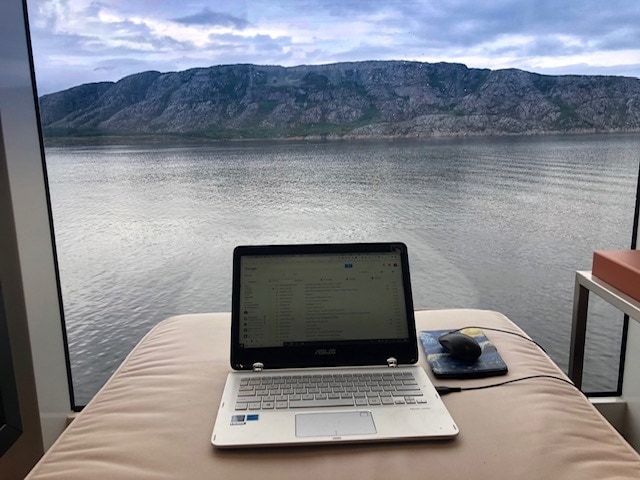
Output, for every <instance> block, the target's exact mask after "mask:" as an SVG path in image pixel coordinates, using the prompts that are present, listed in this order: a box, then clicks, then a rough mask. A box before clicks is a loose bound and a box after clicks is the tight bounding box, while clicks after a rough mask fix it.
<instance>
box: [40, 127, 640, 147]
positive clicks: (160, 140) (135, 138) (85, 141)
mask: <svg viewBox="0 0 640 480" xmlns="http://www.w3.org/2000/svg"><path fill="white" fill-rule="evenodd" d="M639 133H640V128H637V129H611V130H595V129H593V130H584V129H580V130H571V131H529V132H517V133H510V132H482V133H481V132H464V133H453V132H438V133H433V134H430V135H417V134H416V135H350V134H347V135H336V134H333V135H307V136H291V137H264V138H263V137H248V138H212V137H207V136H204V135H203V136H195V135H183V134H154V135H146V134H141V135H91V136H52V137H47V136H44V135H43V137H42V140H43V145H44V147H63V146H98V145H132V144H135V145H159V144H166V143H177V144H184V145H202V144H225V143H228V144H234V143H245V142H270V143H271V142H273V143H288V142H310V143H315V142H350V141H400V140H415V141H430V140H453V139H471V138H474V139H475V138H503V137H512V138H517V137H527V138H531V137H547V136H554V137H558V136H580V135H585V136H586V135H633V134H639Z"/></svg>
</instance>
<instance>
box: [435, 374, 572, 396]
mask: <svg viewBox="0 0 640 480" xmlns="http://www.w3.org/2000/svg"><path fill="white" fill-rule="evenodd" d="M536 378H551V379H553V380H558V381H560V382H563V383H566V384H567V385H571V386H572V387H573V388H575V389H576V390H578V391H579V392H580V393H582V394H583V395H584V392H583V391H582V390H580V389H579V388H578V387H576V385H575V384H574V383H573V382H571V381H570V380H567V379H565V378H562V377H556V376H554V375H530V376H528V377H522V378H514V379H512V380H506V381H504V382H500V383H492V384H490V385H480V386H478V387H447V386H444V385H441V386H436V392H438V394H439V395H440V396H443V395H447V394H449V393H456V392H466V391H469V390H484V389H486V388H493V387H501V386H503V385H508V384H510V383H516V382H523V381H525V380H533V379H536Z"/></svg>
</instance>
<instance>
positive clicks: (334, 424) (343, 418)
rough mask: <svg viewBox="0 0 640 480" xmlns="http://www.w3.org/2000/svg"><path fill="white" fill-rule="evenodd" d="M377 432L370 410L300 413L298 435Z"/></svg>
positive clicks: (313, 435) (315, 435) (297, 418)
mask: <svg viewBox="0 0 640 480" xmlns="http://www.w3.org/2000/svg"><path fill="white" fill-rule="evenodd" d="M374 433H377V431H376V426H375V424H374V423H373V416H372V415H371V412H369V411H356V412H324V413H299V414H297V415H296V437H327V436H328V437H342V436H345V435H373V434H374Z"/></svg>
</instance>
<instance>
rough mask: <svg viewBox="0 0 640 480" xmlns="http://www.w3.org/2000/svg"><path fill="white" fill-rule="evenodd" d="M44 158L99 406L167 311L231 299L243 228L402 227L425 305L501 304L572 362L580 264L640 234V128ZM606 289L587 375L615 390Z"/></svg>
mask: <svg viewBox="0 0 640 480" xmlns="http://www.w3.org/2000/svg"><path fill="white" fill-rule="evenodd" d="M46 157H47V168H48V174H49V182H50V190H51V201H52V209H53V217H54V226H55V233H56V241H57V248H58V259H59V265H60V276H61V282H62V293H63V301H64V306H65V315H66V322H67V329H68V336H69V347H70V354H71V362H72V373H73V380H74V386H75V394H76V402H77V403H78V404H84V403H86V402H87V401H88V400H89V399H90V398H91V396H92V395H93V394H94V393H95V392H96V391H97V389H98V388H100V386H101V385H102V384H103V383H104V381H105V380H106V379H107V378H108V376H109V375H110V373H111V372H112V371H113V370H114V369H115V368H116V367H117V365H118V364H119V363H120V362H121V361H122V359H123V358H124V356H125V355H126V354H127V353H128V352H129V351H130V349H131V348H132V347H133V346H134V345H135V343H136V342H137V341H138V340H139V339H140V338H141V337H142V336H143V335H144V334H145V333H146V332H147V331H148V330H149V329H150V328H151V327H152V326H154V325H155V324H156V323H158V322H159V321H161V320H162V319H164V318H166V317H168V316H171V315H175V314H182V313H192V312H212V311H229V310H230V303H231V301H230V300H231V256H232V250H233V248H234V246H236V245H238V244H253V243H256V244H262V243H302V242H354V241H403V242H405V243H406V244H407V245H408V247H409V255H410V264H411V271H412V285H413V294H414V302H415V306H416V308H451V307H472V308H485V309H494V310H498V311H500V312H502V313H504V314H506V315H507V316H508V317H510V318H511V319H512V320H513V321H515V322H516V323H517V324H518V325H519V326H521V327H522V328H523V329H525V330H526V331H527V332H528V333H529V334H530V335H531V336H532V337H534V339H536V340H537V341H538V342H540V343H541V344H542V345H544V347H545V349H546V350H547V351H548V352H549V354H550V355H551V356H552V357H553V358H554V360H555V361H556V362H557V363H558V364H559V365H560V366H561V367H562V368H563V369H565V370H566V366H567V363H568V353H569V333H570V324H571V310H572V300H573V286H574V274H575V271H576V270H589V269H590V268H591V257H592V253H593V251H594V250H597V249H615V248H629V246H630V243H631V235H632V226H633V211H634V205H635V189H636V182H637V176H638V165H639V162H640V136H638V135H589V136H545V137H518V138H477V139H447V140H429V141H409V140H402V141H358V142H315V143H314V142H242V143H235V142H234V143H218V144H207V145H183V146H180V145H154V146H148V145H142V146H141V145H124V146H105V147H64V148H63V147H55V148H47V150H46ZM592 297H593V296H592ZM592 305H593V308H592V311H593V312H594V313H593V315H592V316H591V318H590V320H589V321H590V329H589V334H588V336H589V340H588V345H587V357H588V361H587V364H586V368H587V372H586V388H587V389H590V388H591V389H609V390H611V389H615V386H616V379H617V363H618V360H617V359H618V356H619V343H620V331H621V328H622V315H621V314H619V313H618V312H617V311H616V310H613V309H612V308H610V307H608V306H606V305H605V304H604V302H601V303H599V302H597V299H596V300H594V301H592ZM469 322H470V323H474V321H473V318H470V319H469Z"/></svg>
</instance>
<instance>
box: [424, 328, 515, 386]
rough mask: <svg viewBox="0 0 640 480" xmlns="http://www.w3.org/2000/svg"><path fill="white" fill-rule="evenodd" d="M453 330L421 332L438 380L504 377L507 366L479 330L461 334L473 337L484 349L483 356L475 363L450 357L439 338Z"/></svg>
mask: <svg viewBox="0 0 640 480" xmlns="http://www.w3.org/2000/svg"><path fill="white" fill-rule="evenodd" d="M449 332H451V330H425V331H422V332H420V343H422V348H423V349H424V353H425V354H426V357H427V362H428V363H429V366H430V367H431V371H432V372H433V374H434V375H435V376H436V377H438V378H480V377H492V376H494V375H504V374H506V373H507V371H508V369H507V365H506V364H505V363H504V360H502V357H501V356H500V354H499V353H498V350H497V349H496V347H495V346H494V345H493V344H492V343H491V342H490V341H489V340H488V339H487V337H486V336H485V334H484V332H483V331H482V330H480V329H479V328H465V329H463V330H460V332H462V333H464V334H465V335H469V336H470V337H473V338H474V339H475V340H476V341H477V342H478V343H479V344H480V347H481V348H482V355H480V357H478V359H477V360H476V361H475V362H472V363H468V362H463V361H461V360H457V359H455V358H453V357H451V355H449V354H448V353H447V352H446V351H445V349H444V348H442V345H440V342H439V341H438V338H440V336H441V335H444V334H445V333H449Z"/></svg>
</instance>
